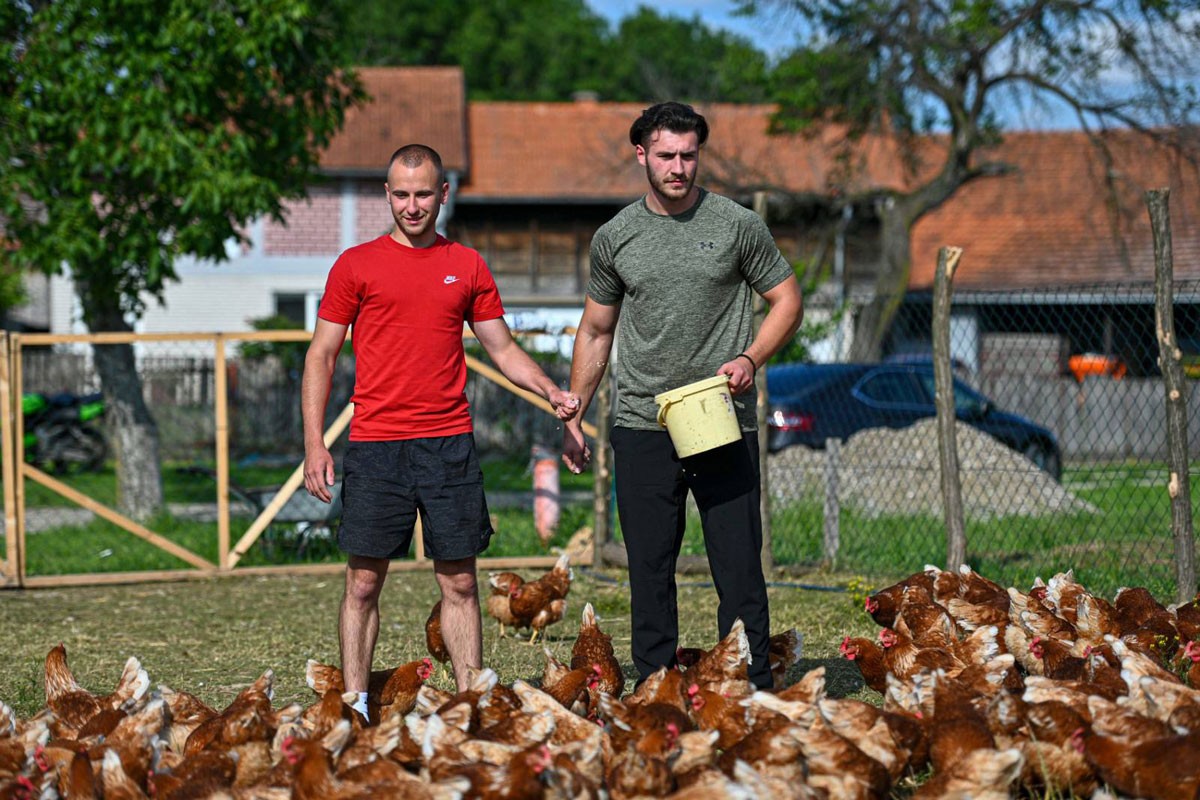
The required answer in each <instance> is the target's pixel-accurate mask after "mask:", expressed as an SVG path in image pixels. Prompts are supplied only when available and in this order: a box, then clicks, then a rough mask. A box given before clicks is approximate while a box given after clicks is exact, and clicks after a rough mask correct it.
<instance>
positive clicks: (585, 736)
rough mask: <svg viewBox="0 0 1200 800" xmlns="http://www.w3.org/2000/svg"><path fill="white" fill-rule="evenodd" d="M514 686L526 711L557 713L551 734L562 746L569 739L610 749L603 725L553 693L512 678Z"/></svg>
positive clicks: (553, 741)
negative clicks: (570, 707)
mask: <svg viewBox="0 0 1200 800" xmlns="http://www.w3.org/2000/svg"><path fill="white" fill-rule="evenodd" d="M512 690H513V692H515V693H516V694H517V696H518V697H520V698H521V708H522V709H523V710H524V711H525V712H527V713H538V712H542V711H549V712H551V713H552V714H553V715H554V721H555V725H554V733H553V734H551V737H550V744H552V745H555V746H562V745H563V744H565V743H567V742H582V743H584V744H585V745H586V746H587V747H588V748H589V750H590V752H593V753H597V752H600V751H601V750H602V749H607V744H606V742H605V740H606V739H607V734H606V733H605V732H604V729H603V728H601V727H600V726H598V725H596V724H595V723H592V722H588V721H587V720H585V719H584V718H583V717H580V716H579V715H578V714H572V713H571V712H570V711H567V710H566V709H565V708H563V707H562V704H561V703H559V702H558V701H557V700H555V699H554V698H553V697H551V696H550V695H548V694H546V693H545V692H543V691H542V690H540V689H538V688H536V687H534V686H531V685H530V684H528V683H526V682H525V681H523V680H520V679H517V680H515V681H513V684H512Z"/></svg>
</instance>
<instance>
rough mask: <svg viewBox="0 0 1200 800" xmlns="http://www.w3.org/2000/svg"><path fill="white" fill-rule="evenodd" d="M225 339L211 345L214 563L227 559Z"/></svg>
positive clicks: (227, 491) (226, 391)
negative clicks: (213, 433)
mask: <svg viewBox="0 0 1200 800" xmlns="http://www.w3.org/2000/svg"><path fill="white" fill-rule="evenodd" d="M226 367H227V364H226V362H225V339H224V338H223V337H221V336H219V335H218V336H217V338H216V341H215V342H213V391H214V392H215V393H216V397H215V398H213V413H214V414H215V416H216V420H215V422H214V425H215V426H216V428H215V434H216V435H215V436H214V438H215V439H216V450H217V452H216V464H217V563H218V564H225V563H228V560H229V385H228V375H227V374H226Z"/></svg>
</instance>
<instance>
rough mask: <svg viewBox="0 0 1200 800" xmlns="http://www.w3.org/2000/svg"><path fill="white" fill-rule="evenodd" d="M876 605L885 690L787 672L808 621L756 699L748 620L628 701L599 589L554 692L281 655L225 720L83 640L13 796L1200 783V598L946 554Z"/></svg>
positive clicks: (503, 576) (22, 735)
mask: <svg viewBox="0 0 1200 800" xmlns="http://www.w3.org/2000/svg"><path fill="white" fill-rule="evenodd" d="M570 578H571V575H570V570H569V567H568V566H567V564H566V563H565V559H562V560H560V561H559V563H558V564H557V565H556V567H555V569H554V570H551V571H550V572H549V573H547V574H546V575H544V576H543V577H542V578H539V579H538V580H536V581H530V582H528V583H525V582H523V581H520V578H519V577H517V576H515V575H513V574H511V573H500V574H497V575H493V576H492V580H491V582H490V583H491V587H492V592H493V595H492V597H491V598H489V601H490V602H489V603H488V607H489V613H490V614H492V615H493V616H494V617H495V618H497V619H498V620H499V623H500V625H501V626H502V628H501V630H503V629H504V627H505V626H507V627H513V628H530V629H531V630H533V637H535V638H536V637H537V636H538V635H540V634H541V632H542V631H544V629H545V627H546V626H547V625H550V624H553V623H554V622H556V621H557V620H559V619H561V617H562V613H563V607H564V606H563V600H564V598H565V595H566V594H567V592H568V591H569V589H570V583H571V580H570ZM522 587H530V588H528V589H525V590H524V591H522ZM535 596H536V597H537V598H538V600H537V602H532V601H530V598H531V597H535ZM866 607H867V611H868V613H869V614H870V615H871V616H872V618H873V619H874V620H875V621H876V622H877V623H878V624H879V625H881V626H882V630H881V632H880V635H879V637H878V641H875V640H870V639H865V638H851V637H847V638H846V639H845V640H844V641H843V643H842V645H841V652H842V655H843V656H844V657H845V658H847V659H850V660H851V661H853V663H854V664H855V665H857V667H858V668H859V669H860V670H861V672H862V676H863V679H864V681H865V682H866V683H867V685H869V686H870V687H872V688H874V689H876V690H878V691H879V692H880V693H881V694H882V696H883V700H882V703H881V704H880V705H874V704H871V703H867V702H864V701H861V700H855V699H847V698H835V697H830V696H828V695H827V693H826V691H825V667H818V668H816V669H813V670H811V671H809V672H808V673H807V674H805V675H804V676H803V677H802V678H800V680H799V681H798V682H796V683H794V684H792V685H784V684H785V680H784V678H785V676H786V674H787V672H788V669H789V667H792V666H794V665H795V664H796V663H797V662H798V660H799V644H800V638H799V635H798V634H797V633H796V632H795V631H794V630H793V631H787V632H785V633H782V634H779V635H776V636H773V637H772V641H771V644H772V648H771V655H770V660H771V666H772V672H773V674H774V675H775V677H776V688H774V689H773V690H771V691H755V689H754V687H753V685H752V684H751V683H750V682H749V681H748V680H747V677H746V676H747V671H746V666H747V662H748V659H749V646H748V643H747V640H746V636H745V632H744V629H743V628H742V626H741V623H740V622H739V623H737V624H735V625H734V628H733V630H732V631H731V632H730V634H729V636H727V637H726V638H725V639H724V640H722V641H721V642H719V643H717V644H716V645H715V646H714V647H713V648H712V649H710V650H689V651H680V653H679V662H680V667H678V668H674V669H662V670H660V671H659V672H657V673H655V674H654V675H653V676H651V677H650V678H649V679H648V680H646V681H644V682H643V683H642V684H640V685H639V686H638V687H637V688H635V689H634V690H633V691H632V692H630V693H629V694H628V695H624V689H625V680H624V676H623V673H622V669H621V665H620V662H619V661H618V660H617V658H616V656H615V653H614V651H613V647H612V644H611V640H610V637H609V636H608V635H607V634H605V633H604V632H603V631H602V630H601V629H600V627H599V624H598V619H597V617H596V614H595V612H594V610H593V608H592V606H591V604H587V605H586V606H585V607H584V609H583V613H582V616H581V620H580V627H579V634H578V636H577V638H576V640H575V642H574V644H573V647H572V651H571V660H570V662H569V663H562V662H560V661H558V660H557V659H555V658H554V657H553V656H552V655H551V653H550V651H549V650H547V651H546V663H545V668H544V671H543V674H542V676H541V680H540V681H539V682H538V685H534V683H533V682H529V681H524V680H520V679H518V680H515V681H513V683H512V684H504V683H501V682H500V681H499V680H498V678H497V675H496V674H495V672H493V671H492V670H490V669H483V670H480V671H478V672H476V673H475V675H474V679H473V682H472V685H471V686H470V688H469V689H468V690H467V691H464V692H459V693H450V692H445V691H441V690H438V689H436V688H434V687H432V686H430V685H428V684H427V680H428V679H429V677H430V675H431V674H432V672H433V661H432V658H423V659H419V660H416V661H413V662H411V663H408V664H403V665H400V666H398V667H396V668H394V669H389V670H380V671H377V672H374V673H372V675H371V680H370V686H369V703H368V705H369V710H370V719H369V721H364V720H363V719H362V718H361V717H360V716H359V715H358V714H357V713H356V712H354V711H352V710H351V709H350V707H349V706H348V705H347V702H346V701H347V700H348V699H353V698H352V697H349V696H347V695H345V694H344V691H343V690H344V686H343V683H342V676H341V672H340V671H339V670H338V669H337V668H336V667H333V666H329V665H324V664H319V663H317V662H315V661H310V662H309V663H308V666H307V672H306V677H307V680H308V685H309V686H310V687H311V688H312V689H313V691H314V693H315V697H316V699H315V700H314V702H313V703H312V704H310V705H308V706H307V707H305V706H302V705H300V704H292V705H288V706H284V707H280V708H276V707H275V706H274V705H273V703H272V673H271V672H270V671H267V672H266V673H265V674H264V675H263V676H262V677H261V678H259V679H258V680H257V681H255V682H254V683H253V684H252V685H251V686H249V687H248V688H246V689H245V690H244V691H242V692H241V693H240V694H239V695H238V696H237V697H236V698H235V699H234V700H233V702H232V703H230V705H229V706H228V707H226V708H225V709H222V710H218V709H215V708H212V707H210V706H208V705H206V704H205V703H204V702H202V701H201V700H200V699H198V698H197V697H195V696H193V695H191V694H189V693H187V692H183V691H176V690H174V689H171V688H169V687H166V686H161V685H160V686H159V687H157V688H156V689H153V690H151V688H150V680H149V677H148V676H147V674H146V671H145V670H144V669H142V667H141V665H140V664H139V662H138V661H137V659H135V658H130V659H129V660H128V662H127V663H126V666H125V669H124V672H123V673H122V675H121V678H120V680H119V682H118V684H117V686H116V688H115V689H114V691H113V692H111V693H110V694H107V695H96V694H92V693H90V692H88V691H87V690H85V689H84V688H83V687H81V686H80V685H79V684H78V682H77V681H76V680H75V678H74V676H73V675H72V674H71V671H70V669H69V667H68V665H67V658H66V652H65V649H64V648H63V647H62V646H61V645H60V646H58V647H56V648H54V649H53V650H51V651H50V653H49V654H48V656H47V658H46V669H45V691H46V707H45V708H44V709H43V710H42V711H40V712H39V713H37V714H35V715H34V716H33V717H31V718H29V719H18V718H17V717H16V715H15V714H14V713H13V711H12V710H11V709H10V708H9V707H8V706H6V705H4V704H3V703H0V800H4V798H21V799H22V800H25V799H28V800H32V799H33V798H52V797H56V796H61V797H65V798H99V797H103V798H109V799H110V800H111V799H112V798H148V797H153V798H155V800H172V799H178V798H207V797H222V798H285V797H296V798H302V799H304V798H360V797H361V798H367V797H404V798H408V797H412V798H459V797H479V798H497V799H499V798H544V797H545V798H562V799H563V800H566V799H567V798H571V799H575V798H579V799H580V800H583V799H584V798H604V797H611V798H615V799H616V800H625V799H626V798H639V797H664V796H666V797H681V798H682V797H687V798H700V799H701V800H704V799H705V798H767V797H769V798H776V797H778V798H799V799H801V800H807V799H808V798H814V799H815V798H887V797H891V796H911V797H914V798H925V799H928V798H960V799H961V800H966V798H975V799H976V800H987V799H989V798H1007V797H1012V796H1037V797H1071V796H1075V797H1087V796H1092V795H1093V792H1097V791H1098V790H1099V791H1101V792H1103V791H1116V792H1120V793H1121V795H1122V796H1130V797H1145V798H1152V799H1153V800H1157V799H1158V798H1171V799H1172V800H1174V799H1175V798H1200V690H1198V689H1196V688H1193V687H1195V686H1200V643H1197V635H1198V634H1200V608H1198V606H1197V603H1195V602H1193V603H1189V604H1186V605H1182V606H1179V607H1177V608H1166V607H1163V606H1162V605H1161V604H1159V603H1158V602H1157V601H1155V600H1154V598H1153V597H1152V596H1151V595H1150V594H1149V592H1147V591H1145V590H1142V589H1123V590H1121V591H1120V592H1118V593H1117V595H1116V596H1115V598H1114V599H1113V601H1112V602H1109V601H1107V600H1104V599H1102V598H1099V597H1096V596H1094V595H1092V594H1090V593H1089V592H1087V591H1086V589H1085V588H1084V587H1083V586H1082V585H1080V584H1079V583H1077V582H1076V581H1075V580H1074V579H1073V576H1072V574H1071V573H1069V572H1068V573H1064V574H1059V575H1055V576H1054V577H1053V578H1051V579H1050V580H1049V581H1048V582H1046V583H1042V582H1040V581H1039V582H1037V583H1036V584H1035V585H1034V586H1033V587H1032V589H1031V590H1030V591H1029V592H1028V593H1022V592H1020V591H1018V590H1016V589H1013V588H1007V589H1006V588H1003V587H1001V586H1000V585H998V584H996V583H994V582H991V581H989V580H987V579H986V578H984V577H982V576H980V575H979V574H977V573H975V572H973V571H971V570H970V569H967V568H963V569H961V570H959V571H954V572H951V571H943V570H940V569H937V568H934V567H929V568H927V569H926V570H924V571H922V572H919V573H916V574H914V575H912V576H910V577H908V578H906V579H905V580H903V581H900V582H898V583H896V584H894V585H892V586H890V587H888V588H886V589H883V590H881V591H879V592H876V593H874V594H872V595H871V596H870V597H869V598H867V603H866ZM556 615H557V617H556ZM437 620H438V614H436V613H434V614H431V617H430V623H429V624H427V626H426V635H427V643H428V644H429V648H430V654H431V656H432V657H434V658H439V659H440V658H444V656H445V649H444V644H442V643H441V642H440V631H439V630H438V628H437ZM1101 787H1107V789H1102V788H1101Z"/></svg>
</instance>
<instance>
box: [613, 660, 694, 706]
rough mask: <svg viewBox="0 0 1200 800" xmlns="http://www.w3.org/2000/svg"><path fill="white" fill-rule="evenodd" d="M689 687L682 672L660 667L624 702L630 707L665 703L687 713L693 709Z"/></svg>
mask: <svg viewBox="0 0 1200 800" xmlns="http://www.w3.org/2000/svg"><path fill="white" fill-rule="evenodd" d="M687 687H688V680H687V679H686V678H685V677H684V674H683V673H682V672H681V671H680V670H677V669H669V668H667V667H659V668H658V669H656V670H655V671H654V672H652V673H650V674H649V675H648V676H647V677H646V680H644V681H642V682H641V683H640V684H638V687H637V688H636V689H634V690H633V692H631V693H630V695H629V696H628V697H626V698H625V699H624V702H625V704H626V705H630V706H639V705H647V704H649V703H664V704H666V705H669V706H674V707H675V708H677V709H679V710H680V711H682V712H684V713H687V711H688V709H689V708H690V707H691V703H690V701H689V699H688V695H687Z"/></svg>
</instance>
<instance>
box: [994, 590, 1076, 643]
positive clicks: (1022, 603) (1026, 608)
mask: <svg viewBox="0 0 1200 800" xmlns="http://www.w3.org/2000/svg"><path fill="white" fill-rule="evenodd" d="M1040 595H1041V592H1036V593H1031V594H1022V593H1021V592H1019V591H1017V590H1016V589H1014V588H1013V587H1011V586H1010V587H1009V588H1008V599H1009V609H1008V619H1009V622H1011V623H1012V625H1017V626H1020V627H1021V628H1023V629H1024V630H1025V631H1026V632H1027V633H1028V634H1029V636H1030V637H1033V636H1052V637H1054V638H1055V639H1064V640H1066V641H1069V642H1073V641H1075V638H1076V633H1075V626H1074V625H1072V624H1071V623H1069V622H1067V621H1066V620H1065V619H1063V618H1062V617H1059V616H1057V615H1056V614H1055V613H1054V612H1053V611H1052V610H1051V609H1050V607H1049V606H1047V605H1046V604H1045V603H1044V602H1042V601H1041V600H1040V599H1038V598H1039V596H1040ZM1013 655H1016V653H1014V654H1013Z"/></svg>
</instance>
